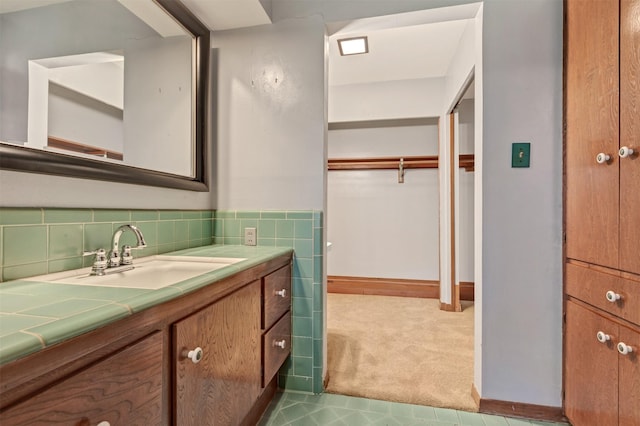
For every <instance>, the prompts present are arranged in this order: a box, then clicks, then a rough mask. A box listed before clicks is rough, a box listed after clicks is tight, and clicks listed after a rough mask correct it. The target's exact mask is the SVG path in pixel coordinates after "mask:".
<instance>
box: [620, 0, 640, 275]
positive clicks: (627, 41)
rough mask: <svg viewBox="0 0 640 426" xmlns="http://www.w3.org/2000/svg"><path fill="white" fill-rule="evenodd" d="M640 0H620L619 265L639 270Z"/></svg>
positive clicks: (623, 268) (624, 268) (628, 269)
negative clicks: (624, 152) (623, 150)
mask: <svg viewBox="0 0 640 426" xmlns="http://www.w3.org/2000/svg"><path fill="white" fill-rule="evenodd" d="M639 23H640V0H621V3H620V145H621V146H627V147H631V148H633V149H634V150H635V151H636V152H637V153H636V154H634V155H632V156H630V157H627V158H620V269H622V270H625V271H629V272H634V273H636V274H640V152H638V151H640V29H639V28H638V27H639V25H640V24H639Z"/></svg>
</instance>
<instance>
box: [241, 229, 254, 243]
mask: <svg viewBox="0 0 640 426" xmlns="http://www.w3.org/2000/svg"><path fill="white" fill-rule="evenodd" d="M256 244H257V239H256V228H244V245H245V246H255V245H256Z"/></svg>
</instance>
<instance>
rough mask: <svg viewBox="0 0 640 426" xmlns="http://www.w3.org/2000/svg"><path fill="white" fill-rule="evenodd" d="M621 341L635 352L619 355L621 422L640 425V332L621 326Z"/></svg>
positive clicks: (635, 425) (625, 425) (626, 424)
mask: <svg viewBox="0 0 640 426" xmlns="http://www.w3.org/2000/svg"><path fill="white" fill-rule="evenodd" d="M619 341H620V342H624V343H625V344H626V345H629V346H631V347H633V352H631V353H630V354H627V355H619V357H620V358H619V377H620V384H619V389H620V396H619V400H620V408H619V413H620V423H619V426H638V425H640V333H638V332H635V331H633V330H630V329H628V328H625V327H620V340H619Z"/></svg>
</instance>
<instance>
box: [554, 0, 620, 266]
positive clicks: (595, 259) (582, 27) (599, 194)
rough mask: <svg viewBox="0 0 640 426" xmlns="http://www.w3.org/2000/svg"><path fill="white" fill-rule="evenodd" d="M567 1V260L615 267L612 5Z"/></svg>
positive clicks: (599, 0) (615, 30)
mask: <svg viewBox="0 0 640 426" xmlns="http://www.w3.org/2000/svg"><path fill="white" fill-rule="evenodd" d="M565 4H566V19H567V21H566V49H567V50H566V92H565V105H566V114H565V119H566V138H565V140H566V185H567V190H566V233H567V243H566V249H567V257H569V258H571V259H579V260H583V261H586V262H590V263H595V264H598V265H603V266H609V267H613V268H617V267H618V229H619V222H618V217H619V192H618V186H619V168H618V164H619V160H620V159H619V157H618V149H619V131H618V128H619V127H618V126H619V108H618V102H619V85H618V81H619V78H618V70H619V66H618V61H619V43H618V34H619V25H618V22H619V17H618V11H619V7H618V0H568V1H567V2H566V3H565ZM599 153H605V154H607V155H609V156H610V160H609V161H608V162H605V163H603V164H598V162H597V161H596V157H597V156H598V154H599Z"/></svg>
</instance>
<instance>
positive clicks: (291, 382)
mask: <svg viewBox="0 0 640 426" xmlns="http://www.w3.org/2000/svg"><path fill="white" fill-rule="evenodd" d="M125 223H132V224H135V225H136V226H138V227H140V229H141V230H142V232H143V234H144V236H145V239H146V242H147V248H145V249H142V250H138V251H136V252H134V257H142V256H149V255H154V254H162V253H167V252H171V251H175V250H181V249H185V248H191V247H199V246H204V245H209V244H212V243H216V244H224V245H229V244H233V245H238V244H242V240H243V235H244V228H245V227H256V228H257V243H258V245H259V246H271V247H290V248H292V249H294V265H293V286H292V305H293V320H292V321H293V345H292V346H293V348H292V356H291V357H290V360H289V361H288V362H287V363H286V364H285V366H284V367H283V368H282V369H281V371H280V376H279V378H280V385H281V386H282V387H285V388H287V389H290V390H298V391H306V392H315V393H320V392H322V391H323V384H322V365H323V360H322V354H323V350H322V346H323V327H324V324H323V310H324V306H323V288H324V287H323V286H324V283H323V270H322V268H323V256H324V250H323V248H324V244H325V243H324V242H323V213H322V212H321V211H253V210H252V211H235V210H230V211H211V210H105V209H60V208H0V283H1V282H2V281H9V280H13V279H19V278H25V277H29V276H34V275H41V274H46V273H51V272H59V271H64V270H69V269H76V268H79V267H82V266H90V265H91V264H92V262H93V259H92V257H91V256H86V257H83V256H82V253H83V252H84V251H91V250H95V249H97V248H104V249H105V250H109V246H110V244H111V238H112V235H113V232H114V231H115V230H116V229H117V227H118V226H120V225H122V224H125ZM123 244H130V245H135V238H134V236H133V235H132V234H131V233H128V232H125V233H124V234H123V235H122V237H121V245H123ZM0 285H2V284H0ZM7 285H11V284H8V283H7ZM43 296H44V297H46V295H40V294H39V293H38V290H37V289H35V290H34V297H43ZM74 297H77V298H82V297H83V296H82V295H81V294H77V293H75V296H74ZM77 302H78V303H75V302H74V303H72V305H73V308H74V309H89V311H90V312H93V311H95V312H96V315H98V316H101V315H104V312H103V311H102V310H101V309H93V310H92V308H94V305H95V304H94V303H93V302H92V301H88V300H84V301H82V303H79V301H77ZM43 305H44V304H43ZM60 309H62V310H66V309H69V306H66V305H49V306H43V307H42V308H41V309H39V310H37V311H34V312H29V315H24V314H25V313H24V312H21V313H20V314H17V313H16V314H12V315H24V318H23V319H24V321H27V322H28V321H34V322H35V323H36V324H41V325H40V326H41V327H44V328H47V327H52V326H47V325H46V323H47V321H48V317H47V314H50V315H52V314H55V313H56V312H57V311H58V310H60ZM119 309H123V308H121V307H118V306H112V307H110V310H116V311H118V310H119ZM117 313H120V312H119V311H118V312H117ZM122 314H124V312H122ZM16 318H17V317H16ZM21 318H22V317H21ZM14 319H15V318H14ZM0 322H1V321H0ZM12 323H13V322H12ZM56 326H57V325H56ZM18 337H19V338H18ZM63 337H64V336H63V335H61V336H60V337H59V338H63ZM5 340H6V339H5ZM32 340H33V337H32V336H29V335H26V334H25V335H18V336H17V337H16V338H15V339H14V340H12V341H11V342H9V341H6V342H5V341H3V342H2V344H11V345H30V344H33V342H32Z"/></svg>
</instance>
